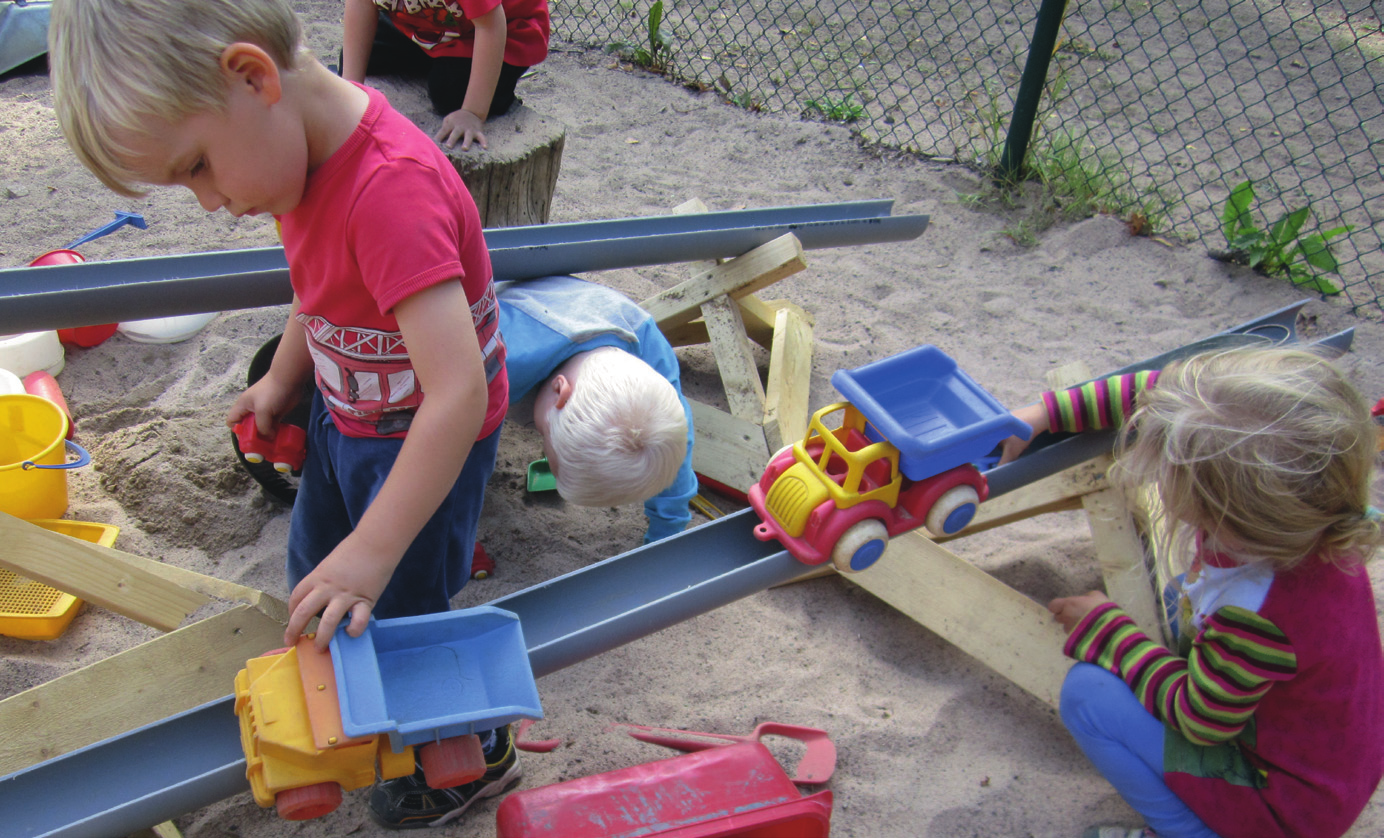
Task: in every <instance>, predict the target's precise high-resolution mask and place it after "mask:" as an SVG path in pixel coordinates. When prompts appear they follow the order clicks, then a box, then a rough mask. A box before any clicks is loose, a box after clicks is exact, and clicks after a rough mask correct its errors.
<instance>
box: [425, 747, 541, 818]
mask: <svg viewBox="0 0 1384 838" xmlns="http://www.w3.org/2000/svg"><path fill="white" fill-rule="evenodd" d="M523 777H524V772H523V770H522V769H520V768H519V763H518V762H515V763H514V764H513V765H511V766H510V767H509V770H508V771H506V772H505V773H504V776H502V777H501V778H500V779H498V780H496V781H495V782H493V783H491V784H489V785H487V786H486V787H485V788H483V789H481V790H480V791H478V792H476V794H475V796H474V797H472V798H471V799H470V800H468V801H466V802H465V803H463V804H462V805H461V806H459V807H458V808H456V809H453V810H452V811H450V812H448V813H447V814H445V815H443V816H442V817H440V818H438V819H437V820H435V821H433V822H432V823H429V824H428V826H442V825H443V824H444V823H450V822H451V821H454V820H456V819H457V818H459V817H461V816H462V815H464V814H466V812H467V811H468V810H469V809H470V808H471V807H472V806H473V805H474V804H475V803H476V801H478V800H486V799H488V798H491V797H499V796H500V795H502V794H504V793H505V792H507V791H509V790H510V789H511V788H513V787H514V786H515V784H517V783H518V782H519V781H520V780H521V779H523Z"/></svg>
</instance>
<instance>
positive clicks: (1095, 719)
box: [1061, 663, 1217, 838]
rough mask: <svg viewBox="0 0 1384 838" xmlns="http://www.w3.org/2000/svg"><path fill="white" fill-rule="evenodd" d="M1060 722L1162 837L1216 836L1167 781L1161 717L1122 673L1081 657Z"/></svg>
mask: <svg viewBox="0 0 1384 838" xmlns="http://www.w3.org/2000/svg"><path fill="white" fill-rule="evenodd" d="M1061 714H1062V723H1063V724H1064V725H1066V726H1067V730H1070V731H1071V732H1072V736H1073V737H1074V738H1075V739H1076V743H1077V744H1078V745H1080V746H1081V750H1082V751H1083V752H1085V754H1086V757H1087V758H1088V759H1090V760H1091V763H1092V764H1093V765H1095V766H1096V769H1097V770H1098V771H1100V773H1101V774H1102V775H1104V776H1105V779H1107V780H1109V781H1110V784H1111V785H1112V786H1114V787H1115V791H1118V792H1119V793H1120V797H1123V798H1124V800H1125V802H1126V803H1128V804H1129V805H1130V806H1132V807H1133V808H1134V810H1135V811H1136V812H1138V813H1139V814H1140V815H1143V816H1144V820H1145V822H1146V823H1147V824H1148V825H1149V826H1150V827H1152V828H1153V831H1154V832H1156V833H1157V834H1158V837H1159V838H1217V836H1216V834H1215V833H1214V832H1212V831H1211V830H1210V829H1208V828H1207V827H1206V824H1204V823H1202V822H1201V818H1199V817H1197V816H1196V814H1195V813H1194V812H1193V811H1192V810H1191V809H1189V808H1187V804H1185V803H1183V802H1182V801H1181V800H1180V799H1179V798H1178V797H1177V795H1175V794H1173V792H1172V790H1171V789H1169V788H1168V786H1167V784H1166V783H1164V782H1163V737H1164V735H1165V734H1166V733H1167V730H1166V728H1165V726H1164V725H1163V723H1162V722H1160V721H1159V720H1158V719H1156V718H1154V716H1153V715H1152V714H1151V713H1149V712H1148V711H1147V710H1145V709H1144V705H1142V704H1140V703H1139V700H1138V699H1137V698H1135V697H1134V691H1133V690H1131V689H1130V688H1129V685H1128V684H1126V683H1125V682H1124V681H1123V680H1121V679H1120V677H1119V676H1117V675H1115V674H1114V673H1112V672H1110V671H1109V670H1106V669H1104V668H1102V667H1099V666H1096V665H1094V664H1089V663H1078V664H1077V665H1076V666H1074V667H1072V668H1071V671H1069V672H1068V673H1067V679H1066V680H1065V681H1063V682H1062V703H1061Z"/></svg>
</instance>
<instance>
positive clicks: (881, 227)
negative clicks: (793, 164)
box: [0, 201, 928, 335]
mask: <svg viewBox="0 0 1384 838" xmlns="http://www.w3.org/2000/svg"><path fill="white" fill-rule="evenodd" d="M892 206H893V202H892V201H854V202H847V203H839V204H819V205H808V206H801V207H778V208H772V209H758V210H737V211H732V212H706V213H691V214H687V215H669V216H658V217H655V218H627V219H616V220H612V221H590V222H580V223H574V224H543V225H536V226H532V227H509V228H501V229H495V230H487V231H486V232H485V236H486V242H487V244H488V246H489V248H490V261H491V265H492V267H493V269H494V273H495V278H496V279H533V278H535V277H540V276H551V275H554V274H576V273H585V272H587V271H598V270H612V269H615V268H636V267H643V266H647V265H667V264H674V263H677V262H695V261H700V260H706V259H720V258H728V257H734V256H739V255H740V254H742V253H745V252H747V251H750V250H753V249H754V248H756V247H758V246H759V245H761V244H765V243H767V242H770V241H772V240H774V239H776V238H778V237H779V236H781V235H783V234H785V233H794V234H795V235H797V237H798V239H799V240H800V241H801V242H802V246H803V248H804V249H807V250H817V249H822V248H829V247H845V246H849V245H860V244H878V243H883V242H898V241H909V240H911V239H915V238H917V237H918V236H920V235H922V233H923V231H924V230H926V229H927V225H928V216H926V215H902V216H897V217H895V216H890V215H889V211H890V209H891V208H892ZM292 298H293V290H292V288H291V287H290V285H289V281H288V263H287V262H286V261H285V257H284V251H283V248H281V247H266V248H254V249H249V250H225V251H215V252H211V253H189V254H182V255H178V256H155V257H147V258H142V259H120V260H113V261H109V262H82V263H79V264H76V265H47V266H43V267H38V268H32V267H26V268H9V269H7V270H0V335H5V334H16V333H21V332H33V331H45V330H49V329H59V328H68V327H76V326H95V325H100V324H102V323H117V322H123V321H127V320H144V319H149V318H154V317H174V316H178V315H184V314H198V313H201V312H207V311H231V310H235V309H242V308H258V307H262V306H271V305H282V304H284V303H288V302H290V301H291V300H292Z"/></svg>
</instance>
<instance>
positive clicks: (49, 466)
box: [0, 394, 91, 518]
mask: <svg viewBox="0 0 1384 838" xmlns="http://www.w3.org/2000/svg"><path fill="white" fill-rule="evenodd" d="M66 436H67V414H65V413H63V411H62V408H60V407H58V406H57V404H55V403H53V402H51V401H49V400H48V399H45V398H43V397H41V396H32V395H28V394H22V395H6V396H0V511H4V512H8V513H9V514H11V515H14V516H16V517H19V518H61V517H62V515H63V513H64V512H66V511H67V472H66V469H69V468H78V467H79V466H84V465H86V464H87V463H90V462H91V457H90V456H89V455H88V454H87V452H86V451H85V450H83V449H82V447H81V446H80V445H77V444H75V443H73V442H68V441H67V440H66V439H64V437H66ZM64 443H65V444H64ZM69 448H71V449H72V450H73V451H74V453H76V454H77V456H78V460H77V462H73V463H69V462H67V450H68V449H69Z"/></svg>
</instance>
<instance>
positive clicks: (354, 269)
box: [278, 85, 509, 437]
mask: <svg viewBox="0 0 1384 838" xmlns="http://www.w3.org/2000/svg"><path fill="white" fill-rule="evenodd" d="M357 86H358V87H360V85H357ZM361 89H362V90H364V91H365V92H366V93H367V94H368V95H369V97H370V102H369V105H368V106H367V107H366V110H365V115H364V116H363V117H361V120H360V124H359V125H357V126H356V129H355V131H354V132H353V133H352V134H351V136H350V137H348V138H347V140H346V142H345V143H343V144H342V145H341V147H340V148H338V149H337V150H336V152H335V153H333V154H332V156H331V157H329V158H328V159H327V161H326V162H325V163H323V164H322V165H321V166H320V167H318V168H317V169H316V170H315V171H313V172H312V173H311V174H309V175H308V180H307V186H306V188H305V190H304V192H303V199H302V201H301V202H300V203H299V204H298V206H297V207H296V208H295V209H294V210H293V211H292V212H290V213H287V214H285V215H282V216H279V217H278V220H279V223H280V225H281V232H282V236H283V242H284V253H285V255H286V256H287V258H288V269H289V279H290V281H291V282H292V284H293V291H294V293H295V294H297V296H298V300H299V303H300V305H299V309H298V321H299V322H300V323H302V324H303V326H304V328H305V330H306V331H307V340H308V350H309V352H310V353H311V354H312V357H313V363H314V365H315V367H316V378H317V387H318V389H319V390H321V392H322V395H323V397H324V398H325V400H326V402H327V406H328V408H329V409H331V411H332V416H333V419H334V420H335V422H336V425H337V427H338V428H339V429H340V430H341V432H342V433H344V434H346V435H348V436H356V437H380V436H388V437H402V436H404V435H405V433H406V432H407V426H408V422H409V420H410V419H411V418H412V415H413V411H414V409H415V408H417V406H418V405H419V404H420V403H421V402H422V400H423V392H422V389H421V388H420V387H419V386H418V383H417V381H416V380H415V377H414V372H413V367H412V364H411V363H410V361H409V356H408V349H407V347H406V346H405V345H404V341H403V335H402V334H401V333H400V331H399V323H398V321H397V320H396V319H395V317H394V311H393V309H394V306H395V305H396V304H397V303H398V302H399V301H400V300H403V299H405V298H407V297H409V296H411V295H413V294H416V293H417V292H419V291H422V290H423V289H425V288H429V287H431V286H433V285H436V284H437V283H440V282H456V281H460V282H461V285H462V288H463V289H465V291H466V299H467V301H468V302H469V303H470V305H471V317H472V322H473V323H474V324H475V328H476V334H477V337H478V338H479V340H480V345H481V354H482V356H483V358H484V360H485V374H486V380H487V386H488V395H489V401H488V404H487V406H486V413H485V423H484V425H483V426H482V428H481V436H482V437H484V436H487V435H489V434H490V433H491V432H493V431H494V430H495V429H496V428H498V427H499V426H500V423H501V422H502V421H503V420H504V416H505V409H506V407H507V406H508V403H509V378H508V376H507V375H506V374H505V365H504V360H505V346H504V341H503V340H502V339H501V337H500V330H499V323H500V318H499V307H498V305H497V303H496V301H495V283H494V282H493V281H492V278H491V270H490V251H489V250H488V249H487V248H486V244H485V239H484V238H483V237H482V235H481V221H480V214H479V213H478V212H477V210H476V203H475V201H473V200H472V199H471V193H470V192H468V191H467V190H466V185H465V184H464V183H462V181H461V177H460V176H459V175H458V174H457V172H456V169H455V168H454V167H453V166H452V164H451V162H450V161H449V160H448V159H447V157H446V155H444V154H443V153H442V151H441V150H440V149H439V148H438V147H437V144H436V143H435V142H433V141H432V139H430V138H429V137H428V136H427V135H426V134H424V133H423V132H422V131H421V130H419V128H418V127H417V126H416V125H414V124H413V123H412V122H410V121H409V120H408V119H407V118H406V117H404V116H403V115H401V114H400V113H399V112H398V111H396V110H394V109H393V108H392V107H390V106H389V103H388V102H387V101H386V100H385V97H384V94H382V93H380V92H379V91H377V90H373V89H371V88H367V87H361Z"/></svg>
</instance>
